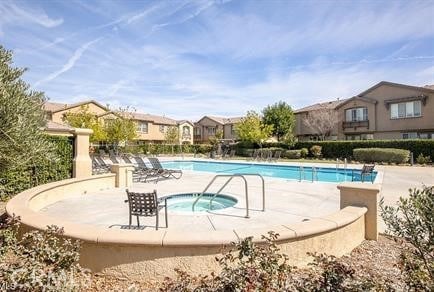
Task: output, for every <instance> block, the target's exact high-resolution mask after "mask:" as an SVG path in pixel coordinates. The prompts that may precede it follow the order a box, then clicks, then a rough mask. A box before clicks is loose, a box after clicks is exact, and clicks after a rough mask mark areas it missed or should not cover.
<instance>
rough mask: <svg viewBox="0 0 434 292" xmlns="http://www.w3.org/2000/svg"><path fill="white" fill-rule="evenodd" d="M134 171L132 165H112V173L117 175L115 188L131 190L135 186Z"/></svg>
mask: <svg viewBox="0 0 434 292" xmlns="http://www.w3.org/2000/svg"><path fill="white" fill-rule="evenodd" d="M133 170H134V166H133V165H132V164H112V165H111V172H113V173H116V182H115V186H116V187H117V188H129V187H131V186H132V185H133Z"/></svg>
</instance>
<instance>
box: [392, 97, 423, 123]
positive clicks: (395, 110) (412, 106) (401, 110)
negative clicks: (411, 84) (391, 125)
mask: <svg viewBox="0 0 434 292" xmlns="http://www.w3.org/2000/svg"><path fill="white" fill-rule="evenodd" d="M421 107H422V106H421V102H420V100H415V101H410V102H401V103H392V104H391V105H390V118H391V119H402V118H413V117H420V116H421V115H422V111H421Z"/></svg>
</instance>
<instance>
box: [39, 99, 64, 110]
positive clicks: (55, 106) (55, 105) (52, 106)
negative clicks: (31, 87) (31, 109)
mask: <svg viewBox="0 0 434 292" xmlns="http://www.w3.org/2000/svg"><path fill="white" fill-rule="evenodd" d="M67 106H68V105H67V104H66V103H59V102H49V101H47V102H45V103H44V110H45V111H47V112H54V111H58V110H60V109H62V108H65V107H67Z"/></svg>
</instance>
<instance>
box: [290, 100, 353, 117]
mask: <svg viewBox="0 0 434 292" xmlns="http://www.w3.org/2000/svg"><path fill="white" fill-rule="evenodd" d="M347 100H348V98H346V99H337V100H333V101H326V102H320V103H316V104H312V105H309V106H306V107H303V108H301V109H298V110H296V111H294V113H296V114H297V113H303V112H309V111H314V110H319V109H323V108H327V109H334V108H336V107H337V106H339V105H340V104H341V103H344V102H345V101H347Z"/></svg>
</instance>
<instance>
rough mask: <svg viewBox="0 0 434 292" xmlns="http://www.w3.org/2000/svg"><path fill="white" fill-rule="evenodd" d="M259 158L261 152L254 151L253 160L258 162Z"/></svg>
mask: <svg viewBox="0 0 434 292" xmlns="http://www.w3.org/2000/svg"><path fill="white" fill-rule="evenodd" d="M258 157H259V150H258V149H255V150H253V152H252V156H251V159H252V160H256V159H258Z"/></svg>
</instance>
